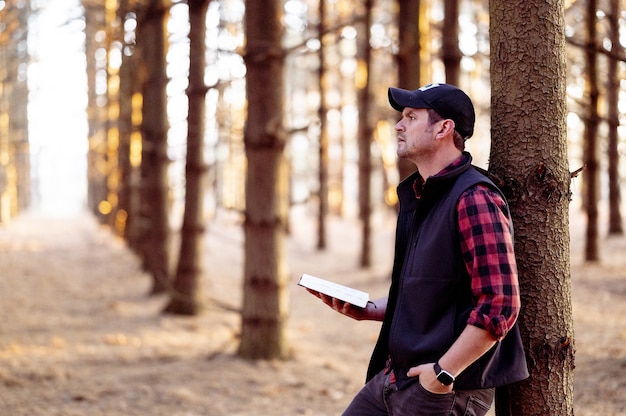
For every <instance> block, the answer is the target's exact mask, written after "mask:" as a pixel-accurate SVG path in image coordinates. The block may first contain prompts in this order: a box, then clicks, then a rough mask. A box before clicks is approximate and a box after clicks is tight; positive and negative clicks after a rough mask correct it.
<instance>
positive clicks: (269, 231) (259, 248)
mask: <svg viewBox="0 0 626 416" xmlns="http://www.w3.org/2000/svg"><path fill="white" fill-rule="evenodd" d="M282 16H283V2H282V1H280V0H266V1H257V0H255V1H247V2H246V11H245V27H246V39H247V44H246V51H245V61H246V67H247V72H246V94H247V97H248V118H247V122H246V126H245V130H244V143H245V150H246V156H247V160H248V170H247V174H246V208H245V223H244V236H245V243H244V246H245V247H244V253H245V266H244V288H243V309H242V320H241V321H242V329H241V343H240V345H239V355H240V356H242V357H244V358H250V359H272V358H286V357H287V355H288V348H287V342H286V339H285V327H286V322H287V310H288V308H287V301H288V297H287V295H288V292H287V288H286V285H287V283H288V281H289V275H288V271H287V260H286V255H285V227H286V225H287V211H288V202H289V201H288V193H289V192H288V191H289V186H288V175H287V163H286V159H285V155H284V148H285V143H286V132H285V130H284V120H283V119H284V114H283V110H284V87H283V82H284V67H285V57H284V52H283V50H282V47H281V44H282V39H283V27H282V23H281V19H282Z"/></svg>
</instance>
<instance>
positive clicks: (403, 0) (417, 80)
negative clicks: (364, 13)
mask: <svg viewBox="0 0 626 416" xmlns="http://www.w3.org/2000/svg"><path fill="white" fill-rule="evenodd" d="M398 3H399V5H398V7H399V10H398V34H399V45H398V47H399V50H398V54H397V55H396V59H397V62H398V87H399V88H404V89H408V90H415V89H417V88H419V87H420V86H421V82H422V81H421V65H422V64H421V59H420V55H421V47H420V25H421V23H422V22H420V5H421V1H420V0H399V1H398ZM415 169H416V167H415V164H414V163H413V162H411V161H408V160H406V159H399V160H398V172H399V175H400V180H402V179H404V178H406V177H407V176H409V175H411V174H412V173H413V172H415Z"/></svg>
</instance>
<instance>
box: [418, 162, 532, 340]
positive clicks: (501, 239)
mask: <svg viewBox="0 0 626 416" xmlns="http://www.w3.org/2000/svg"><path fill="white" fill-rule="evenodd" d="M467 157H468V156H467V155H463V156H461V157H460V158H459V159H457V160H456V161H455V162H453V163H452V164H450V165H449V166H447V167H446V168H445V169H443V170H442V171H441V172H439V173H438V174H437V175H443V174H445V173H448V172H450V171H452V170H454V169H455V168H456V167H458V166H460V165H461V164H463V163H464V162H466V159H465V158H467ZM423 184H424V180H423V179H422V178H421V177H420V178H419V179H417V180H416V183H415V184H414V189H415V195H416V197H417V198H420V196H421V190H422V186H423ZM457 210H458V220H459V237H460V241H461V251H462V253H463V259H464V261H465V266H466V267H467V271H468V273H469V275H470V276H471V278H472V292H473V294H474V297H475V300H476V307H475V308H474V309H473V310H472V312H471V314H470V316H469V319H468V322H467V323H468V324H470V325H474V326H477V327H479V328H482V329H485V330H487V331H489V332H490V333H491V334H492V335H493V336H494V337H495V338H496V339H498V340H500V339H502V338H503V337H504V336H505V335H506V334H507V332H508V331H509V329H510V328H511V327H513V324H514V323H515V321H516V320H517V316H518V314H519V311H520V295H519V284H518V277H517V264H516V262H515V254H514V251H513V236H512V234H511V227H509V226H510V218H509V211H508V206H507V204H506V202H505V201H504V200H503V198H502V197H501V196H500V194H499V193H498V192H496V191H494V190H492V189H490V188H489V187H487V186H485V185H476V186H474V187H471V188H469V189H468V190H466V191H465V192H464V193H463V194H462V195H461V197H460V198H459V202H458V206H457Z"/></svg>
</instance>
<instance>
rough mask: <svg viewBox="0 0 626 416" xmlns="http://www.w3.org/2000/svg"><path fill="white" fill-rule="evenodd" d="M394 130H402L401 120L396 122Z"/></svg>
mask: <svg viewBox="0 0 626 416" xmlns="http://www.w3.org/2000/svg"><path fill="white" fill-rule="evenodd" d="M394 128H395V129H396V131H402V130H404V124H403V123H402V119H400V120H398V122H397V123H396V125H395V126H394Z"/></svg>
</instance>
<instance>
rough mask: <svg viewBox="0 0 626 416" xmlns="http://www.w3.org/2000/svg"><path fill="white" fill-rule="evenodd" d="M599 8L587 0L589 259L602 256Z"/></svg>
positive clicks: (585, 174)
mask: <svg viewBox="0 0 626 416" xmlns="http://www.w3.org/2000/svg"><path fill="white" fill-rule="evenodd" d="M597 9H598V5H597V0H587V14H586V16H585V19H586V23H587V24H586V29H587V43H586V48H585V97H587V99H588V100H589V101H588V107H587V115H586V117H584V120H585V133H584V137H583V148H584V151H583V160H584V163H585V170H584V171H583V178H584V180H585V187H584V191H585V192H584V194H585V195H584V199H585V211H586V213H587V228H586V233H585V260H587V261H598V260H600V250H599V247H598V200H599V195H600V189H599V169H600V166H599V165H600V163H599V160H598V125H599V123H600V117H599V115H598V96H599V95H600V93H599V91H598V64H597V61H598V59H597V55H598V53H597V50H596V37H597V36H596V34H597V29H596V24H597V21H596V11H597Z"/></svg>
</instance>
